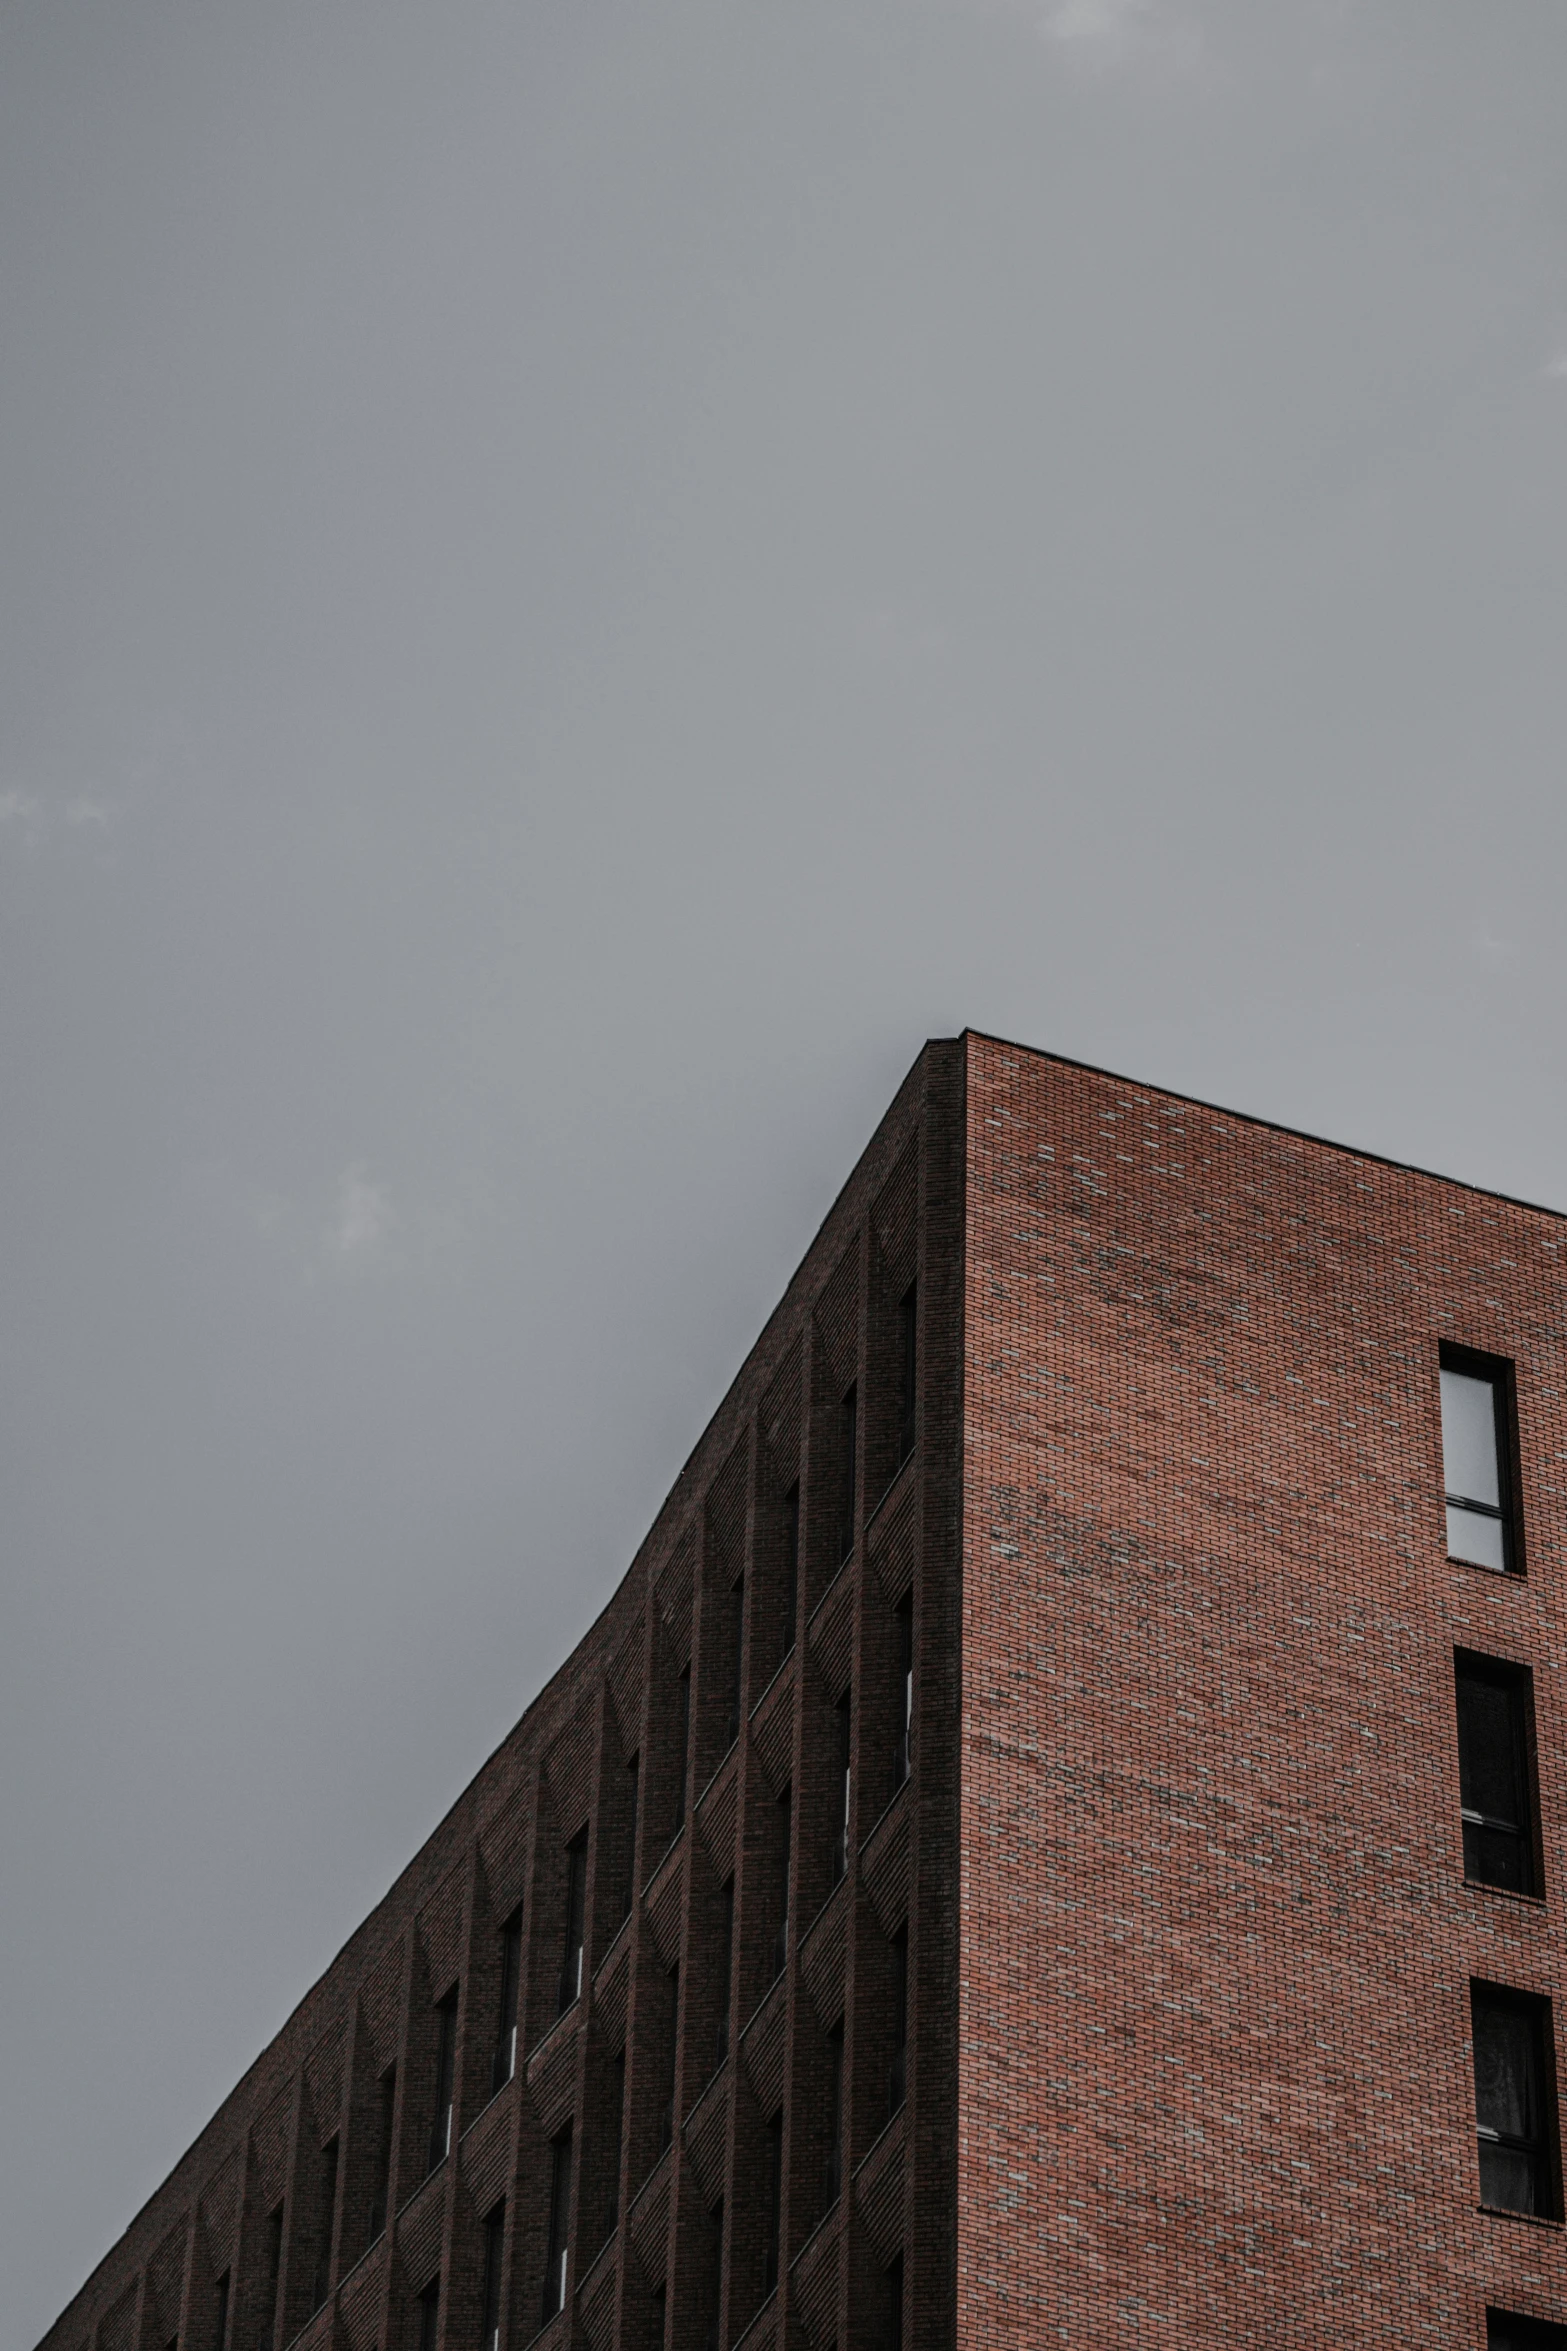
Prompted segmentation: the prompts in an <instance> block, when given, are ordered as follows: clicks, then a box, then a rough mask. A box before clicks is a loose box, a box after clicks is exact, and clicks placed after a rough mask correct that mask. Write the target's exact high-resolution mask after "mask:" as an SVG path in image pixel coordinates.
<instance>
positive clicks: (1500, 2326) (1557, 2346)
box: [1485, 2310, 1567, 2351]
mask: <svg viewBox="0 0 1567 2351" xmlns="http://www.w3.org/2000/svg"><path fill="white" fill-rule="evenodd" d="M1485 2345H1486V2351H1567V2327H1563V2326H1553V2325H1552V2324H1551V2322H1550V2320H1549V2319H1546V2318H1515V2317H1514V2316H1513V2314H1512V2312H1511V2311H1508V2310H1488V2311H1487V2312H1486V2314H1485Z"/></svg>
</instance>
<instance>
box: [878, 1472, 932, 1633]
mask: <svg viewBox="0 0 1567 2351" xmlns="http://www.w3.org/2000/svg"><path fill="white" fill-rule="evenodd" d="M918 1533H919V1486H918V1484H917V1482H916V1481H915V1479H914V1478H912V1477H905V1479H904V1480H903V1481H902V1485H901V1490H900V1491H899V1492H898V1494H897V1496H896V1498H895V1499H894V1500H893V1501H892V1502H890V1503H889V1504H888V1505H887V1507H886V1508H885V1509H883V1510H881V1511H879V1512H878V1513H877V1515H876V1517H875V1518H874V1519H873V1520H872V1522H871V1525H870V1527H869V1529H868V1530H867V1533H866V1537H865V1549H866V1553H867V1555H868V1557H869V1559H870V1563H871V1566H872V1568H873V1570H874V1571H875V1576H876V1582H877V1585H878V1586H879V1588H880V1591H881V1596H882V1598H883V1599H884V1600H885V1601H886V1603H887V1606H888V1607H889V1608H896V1607H897V1605H898V1602H899V1601H900V1600H901V1599H902V1598H903V1595H904V1593H905V1592H906V1591H907V1590H908V1588H909V1586H910V1585H911V1584H912V1583H913V1581H914V1556H915V1550H916V1538H917V1536H918Z"/></svg>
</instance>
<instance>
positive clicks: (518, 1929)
mask: <svg viewBox="0 0 1567 2351" xmlns="http://www.w3.org/2000/svg"><path fill="white" fill-rule="evenodd" d="M499 1940H500V1946H501V1987H500V1997H499V1999H498V2001H497V2003H496V2009H495V2046H494V2048H493V2049H492V2051H491V2052H490V2095H491V2097H492V2098H493V2097H494V2096H495V2095H496V2093H497V2092H498V2091H501V2090H504V2089H505V2087H506V2084H507V2083H508V2082H509V2081H510V2080H511V2079H512V2077H513V2076H514V2075H515V2073H516V2071H517V2031H518V2020H519V2017H520V2015H521V2012H522V1904H521V1903H520V1902H519V1903H518V1905H517V1907H516V1909H515V1910H514V1911H513V1912H512V1914H511V1916H510V1917H509V1918H507V1919H504V1920H503V1921H502V1923H501V1930H500V1937H499Z"/></svg>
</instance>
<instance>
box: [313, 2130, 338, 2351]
mask: <svg viewBox="0 0 1567 2351" xmlns="http://www.w3.org/2000/svg"><path fill="white" fill-rule="evenodd" d="M342 2152H343V2148H342V2141H341V2139H340V2138H339V2137H338V2134H337V2132H336V2131H334V2132H333V2133H332V2136H331V2137H330V2138H329V2139H328V2140H327V2141H326V2143H325V2145H324V2146H323V2147H322V2149H321V2176H320V2180H319V2182H318V2184H317V2201H316V2261H315V2272H314V2275H313V2277H312V2280H311V2287H310V2315H311V2317H312V2318H313V2317H314V2316H315V2314H316V2312H317V2311H318V2310H324V2309H325V2307H326V2304H327V2300H328V2298H329V2296H330V2295H331V2291H332V2240H333V2238H334V2236H335V2235H336V2233H337V2192H338V2186H339V2174H340V2172H341V2170H342V2162H341V2158H342Z"/></svg>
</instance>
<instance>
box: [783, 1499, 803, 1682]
mask: <svg viewBox="0 0 1567 2351" xmlns="http://www.w3.org/2000/svg"><path fill="white" fill-rule="evenodd" d="M783 1596H784V1655H785V1656H786V1657H787V1656H788V1654H789V1652H790V1650H791V1649H792V1648H793V1647H794V1620H795V1617H796V1615H797V1614H798V1612H799V1607H800V1481H799V1479H798V1478H796V1480H795V1482H794V1484H793V1485H792V1486H791V1487H790V1488H789V1491H788V1493H787V1494H786V1495H785V1496H784V1592H783Z"/></svg>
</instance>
